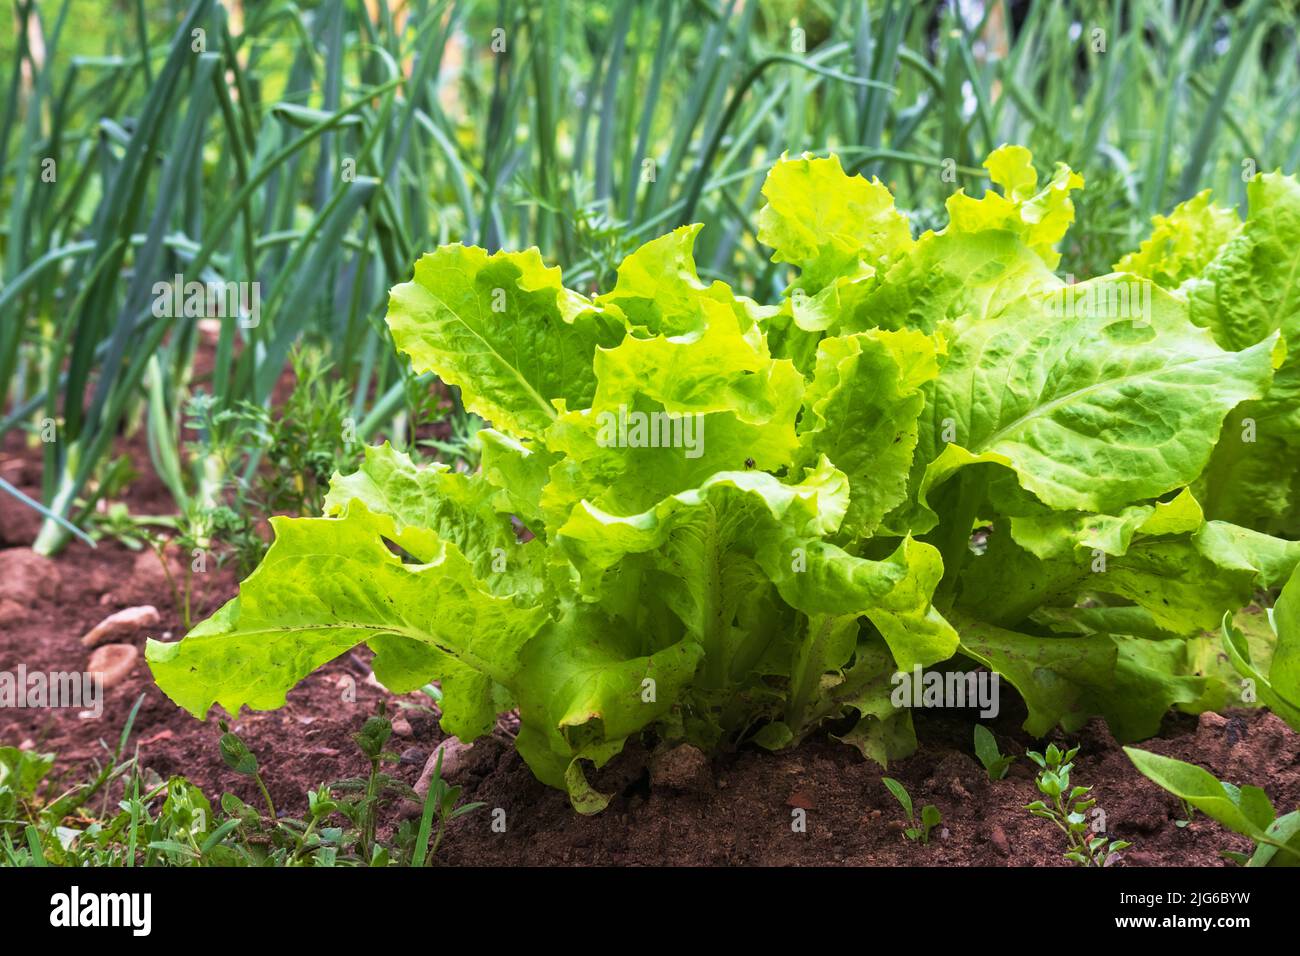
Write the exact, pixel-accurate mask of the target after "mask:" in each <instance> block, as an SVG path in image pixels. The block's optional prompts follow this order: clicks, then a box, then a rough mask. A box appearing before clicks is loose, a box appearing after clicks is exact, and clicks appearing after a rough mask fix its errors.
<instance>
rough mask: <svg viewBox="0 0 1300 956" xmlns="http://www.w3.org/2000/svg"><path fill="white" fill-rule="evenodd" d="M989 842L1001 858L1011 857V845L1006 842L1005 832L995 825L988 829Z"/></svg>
mask: <svg viewBox="0 0 1300 956" xmlns="http://www.w3.org/2000/svg"><path fill="white" fill-rule="evenodd" d="M989 842H990V843H992V844H993V849H995V850H997V851H998V853H1000V854H1001V855H1002V856H1010V855H1011V843H1010V841H1008V840H1007V834H1006V831H1005V830H1003V829H1002V827H1000V826H998V825H997V824H996V823H995V824H993V826H992V827H991V828H990V829H989Z"/></svg>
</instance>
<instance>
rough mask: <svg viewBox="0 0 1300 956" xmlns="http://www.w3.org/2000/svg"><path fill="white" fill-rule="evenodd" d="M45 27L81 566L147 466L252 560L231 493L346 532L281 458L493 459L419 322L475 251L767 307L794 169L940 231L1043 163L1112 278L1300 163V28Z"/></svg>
mask: <svg viewBox="0 0 1300 956" xmlns="http://www.w3.org/2000/svg"><path fill="white" fill-rule="evenodd" d="M8 3H9V5H10V10H11V25H10V26H9V27H7V28H6V29H4V30H3V31H0V63H2V64H3V79H0V173H2V179H0V388H3V394H4V402H3V413H2V415H0V431H3V432H4V433H5V434H6V435H9V436H11V437H10V438H9V441H14V440H15V439H13V438H12V435H14V434H18V435H21V436H25V437H24V438H23V439H22V440H23V441H25V442H27V443H28V444H30V445H31V446H32V447H36V446H38V445H39V447H40V450H41V454H42V455H43V468H42V487H41V489H40V499H41V500H40V501H39V502H35V501H33V502H31V504H32V506H33V507H37V508H38V510H41V512H42V514H43V515H44V516H45V521H44V525H43V526H42V529H41V532H40V536H39V539H38V541H37V548H38V550H40V551H42V552H45V553H50V552H53V551H56V550H58V549H59V548H60V547H62V546H63V544H65V543H66V541H67V540H68V537H69V535H70V534H71V533H72V532H71V529H70V527H69V523H71V524H72V525H77V526H82V525H87V524H88V523H90V522H93V520H94V516H95V515H96V513H102V512H103V510H104V507H103V504H104V501H105V500H106V499H108V498H111V497H112V496H113V495H114V494H116V493H118V492H120V491H121V489H122V486H123V484H124V483H125V482H126V481H127V480H128V474H127V472H128V470H127V469H125V468H124V467H123V465H122V462H121V458H120V457H119V453H120V446H121V443H122V439H123V438H124V437H125V438H128V439H130V438H132V437H137V438H140V439H141V440H142V441H143V442H144V443H145V444H147V448H148V452H149V455H150V457H151V460H152V465H153V467H154V469H155V470H156V471H157V473H158V475H159V476H160V477H161V479H162V480H163V482H164V484H165V485H166V487H167V489H168V491H169V493H170V495H171V497H172V498H173V499H174V501H175V503H176V510H177V512H178V513H179V514H180V515H181V516H182V519H183V520H182V525H183V527H185V528H186V529H188V530H187V533H188V534H189V535H190V536H191V537H192V538H193V539H194V540H196V541H199V542H203V541H205V540H207V538H208V537H209V536H210V535H212V534H216V533H219V532H221V533H233V532H230V531H229V528H228V525H229V523H230V520H231V518H230V514H229V513H228V511H229V509H228V508H227V506H228V505H229V504H230V502H231V500H232V496H234V497H235V498H237V499H239V498H240V496H247V499H246V501H255V502H256V503H257V505H258V507H259V509H261V510H277V509H284V508H286V507H288V508H289V510H306V511H310V510H311V501H310V500H309V499H310V498H311V497H312V496H311V495H310V494H304V489H303V488H301V487H300V488H296V489H294V490H293V491H294V493H293V494H291V495H290V496H289V497H291V498H292V503H291V504H290V505H286V503H285V501H283V500H281V499H279V498H276V499H268V498H266V497H265V495H255V494H254V492H253V489H254V488H256V487H257V486H258V475H259V471H260V470H261V471H264V470H265V469H266V468H267V467H268V466H267V464H266V461H267V459H268V458H269V459H270V460H271V461H274V462H276V463H279V464H280V465H283V463H284V462H286V461H287V462H293V461H310V462H312V468H313V475H315V474H316V473H318V472H320V473H324V474H326V475H327V474H328V470H329V468H330V467H331V466H332V465H333V464H335V463H337V462H339V461H345V460H346V459H347V457H348V456H349V455H354V454H355V449H356V448H358V447H359V444H360V443H361V442H364V441H366V440H370V439H373V438H375V437H376V436H379V435H381V434H382V435H384V436H387V437H391V438H393V439H395V440H396V441H397V442H398V443H399V444H402V445H406V446H408V447H409V446H412V445H414V444H416V443H417V442H420V441H421V434H422V433H421V432H420V431H419V430H418V429H417V428H415V427H414V426H415V425H416V424H422V423H427V422H429V421H430V420H431V419H435V418H441V419H442V422H441V425H440V427H439V429H438V430H437V431H436V434H434V435H433V437H429V435H424V437H423V443H422V447H424V448H425V450H426V451H427V452H428V453H429V454H431V455H435V456H437V457H442V458H444V459H448V460H453V461H459V462H469V463H472V458H473V438H472V436H473V430H474V423H473V421H471V420H470V419H469V417H467V416H466V415H465V414H464V413H463V411H462V410H461V409H460V408H459V406H458V404H457V402H456V398H455V395H454V394H445V393H444V392H443V390H442V389H441V388H440V387H439V385H438V383H435V382H431V381H429V380H428V379H427V378H426V377H414V376H412V375H411V374H410V372H409V370H408V369H407V368H406V367H405V366H404V364H403V363H402V361H401V360H400V359H399V358H397V357H396V356H395V355H394V353H393V349H392V346H391V342H390V341H389V339H388V337H387V332H386V330H385V328H384V325H383V321H382V320H383V314H384V311H385V306H386V296H387V290H388V289H389V288H390V287H391V286H392V285H393V284H395V283H397V282H400V281H404V280H405V279H406V278H407V277H409V275H410V270H411V264H412V262H413V261H414V260H415V259H416V258H417V257H418V256H419V255H420V254H421V253H423V252H425V251H427V250H429V249H431V248H433V247H434V246H436V245H438V244H439V243H445V242H455V241H461V242H466V243H475V244H479V245H483V246H486V247H487V248H489V249H496V248H521V247H526V246H530V245H536V246H538V247H540V249H541V250H542V252H543V254H544V255H545V256H546V257H547V259H548V260H550V261H552V262H555V263H558V264H560V265H562V266H563V268H564V274H565V281H566V284H568V285H570V286H571V287H573V288H576V289H579V290H580V291H583V292H587V293H590V292H592V291H594V290H596V289H600V288H608V286H609V284H610V282H611V279H612V276H613V271H614V268H615V267H616V265H617V263H618V262H619V260H620V259H621V258H622V256H623V255H625V254H626V253H627V252H628V251H630V250H631V249H633V248H635V247H636V246H637V245H639V244H640V243H641V242H644V241H645V240H647V239H649V238H652V237H654V236H656V235H658V234H660V233H663V232H666V231H667V230H669V229H671V228H672V227H674V226H677V225H679V224H682V223H686V222H693V221H702V222H705V223H706V224H707V228H706V229H705V230H704V231H703V233H702V234H701V236H700V239H699V242H698V245H697V249H696V252H697V261H698V263H699V266H700V272H701V274H702V275H703V276H705V277H706V278H712V277H717V278H721V279H723V280H725V281H727V282H730V283H732V284H733V285H734V286H735V287H736V288H737V289H738V291H742V292H745V293H746V294H749V295H753V296H755V297H756V298H758V299H760V300H766V299H769V298H771V297H772V296H774V295H775V294H776V292H777V291H778V290H779V289H780V288H781V287H782V286H783V285H784V284H785V281H786V277H785V276H784V275H783V273H782V272H781V270H779V269H778V268H777V267H775V266H774V265H773V264H772V263H770V262H769V261H768V253H767V252H766V251H765V250H764V249H763V248H762V247H761V246H760V245H759V244H758V242H757V240H756V237H755V234H754V228H755V227H754V215H755V212H756V211H757V208H758V207H759V205H760V202H761V198H760V195H759V189H760V187H761V185H762V182H763V177H764V174H765V172H766V170H767V168H768V167H769V166H770V164H771V163H772V161H773V160H774V159H775V158H776V157H778V156H779V155H780V154H781V153H782V152H786V151H789V152H791V153H797V152H800V151H805V150H807V151H812V152H816V153H822V154H824V153H826V152H828V151H834V152H836V153H838V154H839V155H840V157H841V159H842V161H843V163H844V165H845V167H846V168H848V169H850V170H853V171H859V172H862V173H864V174H866V175H875V176H879V177H880V178H881V179H882V180H884V181H885V182H886V183H887V184H888V185H889V186H890V187H891V188H892V189H894V190H895V191H896V192H897V194H898V202H899V205H900V206H901V207H902V208H904V209H906V210H907V211H908V212H909V213H910V214H911V215H912V218H913V222H914V223H915V224H916V225H917V226H918V228H924V227H935V228H938V227H940V226H942V224H943V222H944V220H945V216H944V213H943V202H944V199H945V198H946V197H947V196H948V195H950V194H951V193H952V191H954V190H955V189H958V188H966V189H968V190H972V191H975V192H979V191H981V190H982V189H983V186H984V183H985V182H986V180H985V177H984V175H983V170H982V169H981V167H980V163H981V161H982V159H983V157H984V156H985V155H986V154H987V153H988V152H989V151H990V150H991V149H993V148H994V147H996V146H997V145H999V144H1000V143H1003V142H1019V143H1023V144H1025V145H1027V146H1029V147H1030V148H1031V149H1032V150H1033V151H1034V154H1035V157H1036V160H1037V161H1038V162H1039V163H1041V166H1042V169H1043V170H1044V171H1050V169H1051V167H1052V164H1053V163H1054V162H1056V161H1063V162H1067V163H1069V164H1070V165H1071V166H1072V167H1073V168H1075V169H1077V170H1079V171H1080V172H1082V173H1083V175H1084V177H1085V179H1086V180H1087V188H1086V189H1085V191H1084V193H1083V196H1082V198H1081V199H1079V200H1078V202H1077V206H1078V213H1077V219H1078V224H1077V225H1076V227H1075V228H1074V229H1073V230H1072V232H1071V235H1070V238H1069V239H1068V240H1067V245H1066V247H1065V249H1064V250H1063V252H1064V257H1063V260H1062V263H1061V271H1062V272H1063V273H1073V274H1076V275H1079V276H1090V275H1094V274H1098V273H1103V272H1107V271H1109V267H1110V264H1111V263H1112V262H1113V261H1114V260H1115V259H1116V258H1117V257H1118V254H1119V253H1120V252H1121V251H1123V250H1125V249H1127V248H1129V247H1131V246H1132V245H1134V244H1135V243H1136V242H1137V240H1138V239H1139V238H1140V236H1141V235H1142V233H1143V231H1144V229H1145V228H1146V224H1147V222H1148V220H1149V218H1150V216H1151V215H1152V214H1153V213H1157V212H1163V211H1167V210H1168V209H1169V208H1170V207H1171V206H1172V205H1173V204H1174V203H1176V202H1177V201H1179V200H1181V199H1185V198H1187V197H1188V196H1190V195H1192V194H1194V193H1195V192H1197V191H1198V190H1200V189H1202V188H1206V187H1212V188H1213V189H1214V191H1215V194H1216V196H1217V197H1218V198H1219V199H1220V201H1224V202H1230V203H1236V204H1241V203H1243V202H1244V193H1245V189H1244V182H1243V172H1246V171H1250V170H1252V169H1253V168H1256V167H1257V168H1259V169H1273V168H1276V167H1282V168H1283V169H1285V170H1287V171H1294V170H1295V169H1296V167H1297V160H1300V111H1297V110H1296V108H1295V104H1294V96H1295V90H1296V89H1297V88H1300V48H1298V47H1297V18H1296V8H1295V5H1294V3H1293V2H1289V0H1288V2H1281V3H1278V2H1274V0H1244V2H1238V3H1226V2H1219V0H1190V2H1174V0H1127V2H1123V0H1119V2H1089V0H1077V2H1061V3H1024V2H990V3H981V2H978V0H963V2H956V3H942V2H920V3H910V2H907V3H904V2H891V0H875V2H862V0H603V2H595V0H406V2H398V0H389V2H383V0H318V2H309V0H303V2H296V3H295V2H291V0H257V2H253V0H222V2H218V0H187V2H181V0H8ZM945 173H947V175H945ZM178 274H179V275H183V276H184V277H185V279H186V280H199V281H203V282H213V283H226V282H236V283H253V282H256V283H258V288H259V289H260V296H259V299H260V303H259V304H260V308H259V310H258V315H257V322H256V324H255V325H254V324H252V323H251V322H244V323H241V322H240V321H237V317H233V316H230V315H217V314H210V315H206V316H188V317H168V316H163V317H160V316H156V315H155V314H154V311H155V309H154V307H153V306H154V300H155V295H154V294H153V292H152V290H153V288H154V286H155V284H156V283H158V282H166V281H170V280H171V278H172V277H173V276H174V275H178ZM304 356H309V357H304ZM303 368H310V369H311V370H312V371H311V374H310V375H308V376H305V381H306V382H308V383H311V384H310V388H312V389H316V390H317V391H312V392H311V393H310V395H308V396H307V398H302V397H299V399H298V406H293V404H292V402H291V399H292V396H293V395H294V394H295V392H294V389H295V388H296V387H299V386H302V387H306V386H303V385H302V383H303V381H304V376H303V375H301V374H300V373H301V369H303ZM326 378H328V379H330V381H331V384H329V385H328V386H326V385H324V384H322V383H323V382H324V380H325V379H326ZM295 383H297V384H295ZM286 407H287V408H290V409H293V408H295V407H297V408H299V409H301V408H304V407H312V408H317V409H319V408H321V407H323V408H324V409H325V414H324V415H323V419H327V420H328V423H329V424H322V425H321V428H323V429H338V430H341V434H342V436H343V437H340V436H339V435H337V434H330V435H328V436H325V437H324V438H322V437H321V436H319V435H316V436H313V435H312V434H304V433H305V432H307V431H310V430H306V429H303V428H301V427H296V426H295V424H294V422H293V421H292V420H291V416H287V415H286V414H285V409H286ZM294 414H299V412H294ZM317 430H319V429H317ZM42 439H44V440H42ZM50 439H53V440H50ZM286 443H287V444H288V445H289V446H291V447H287V448H286ZM6 447H11V446H10V445H8V444H7V445H6ZM314 481H315V479H313V481H311V482H308V485H313V484H314ZM262 485H263V486H264V485H265V482H264V481H263V482H262ZM0 490H5V491H9V492H11V493H16V492H17V489H15V488H13V486H12V485H10V484H9V483H8V482H6V481H5V480H4V479H3V478H2V477H0ZM240 500H244V499H240ZM223 509H224V510H223ZM236 510H237V509H236ZM214 515H215V517H214Z"/></svg>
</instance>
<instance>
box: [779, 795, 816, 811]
mask: <svg viewBox="0 0 1300 956" xmlns="http://www.w3.org/2000/svg"><path fill="white" fill-rule="evenodd" d="M785 805H786V806H787V807H798V808H799V809H800V810H816V809H817V802H816V801H815V800H813V798H812V797H810V796H809V795H808V794H807V793H805V792H804V791H802V790H796V791H795V792H794V793H792V794H790V796H789V797H788V798H787V799H786V801H785Z"/></svg>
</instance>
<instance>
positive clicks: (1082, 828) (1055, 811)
mask: <svg viewBox="0 0 1300 956" xmlns="http://www.w3.org/2000/svg"><path fill="white" fill-rule="evenodd" d="M1078 752H1079V748H1078V747H1073V748H1071V749H1070V750H1068V751H1066V752H1065V753H1062V752H1061V751H1060V750H1059V749H1058V748H1057V746H1056V745H1055V744H1048V745H1047V750H1046V751H1045V752H1044V753H1041V754H1040V753H1036V752H1034V751H1032V750H1030V751H1028V752H1027V753H1026V756H1027V757H1028V758H1029V759H1030V760H1032V761H1033V762H1034V763H1036V764H1037V765H1038V768H1039V770H1038V777H1037V779H1036V780H1035V782H1036V783H1037V784H1038V790H1039V792H1040V793H1042V794H1043V795H1044V796H1046V797H1048V798H1049V799H1050V801H1051V802H1050V803H1048V802H1045V801H1043V800H1035V801H1034V802H1033V803H1030V804H1028V805H1026V807H1025V809H1026V810H1028V811H1029V812H1030V813H1032V814H1033V815H1034V816H1036V817H1043V818H1045V819H1047V820H1051V821H1052V822H1053V823H1055V824H1056V825H1057V827H1059V828H1060V830H1061V832H1062V833H1064V834H1065V837H1066V840H1068V841H1069V848H1068V849H1067V850H1066V851H1065V854H1064V855H1065V858H1066V859H1067V860H1069V861H1071V862H1072V863H1077V864H1079V865H1080V866H1109V865H1110V864H1111V863H1113V862H1115V860H1117V859H1119V851H1120V850H1123V849H1126V848H1128V847H1130V846H1132V844H1131V843H1128V842H1126V841H1124V840H1110V841H1107V840H1106V838H1105V837H1104V836H1093V835H1092V832H1091V831H1090V830H1089V829H1088V811H1089V810H1091V809H1092V808H1093V807H1095V806H1096V805H1097V801H1096V800H1093V799H1090V798H1089V797H1088V794H1089V793H1090V792H1091V791H1092V787H1071V786H1070V771H1071V770H1072V769H1073V768H1074V763H1073V761H1074V757H1075V755H1076V754H1077V753H1078Z"/></svg>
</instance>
